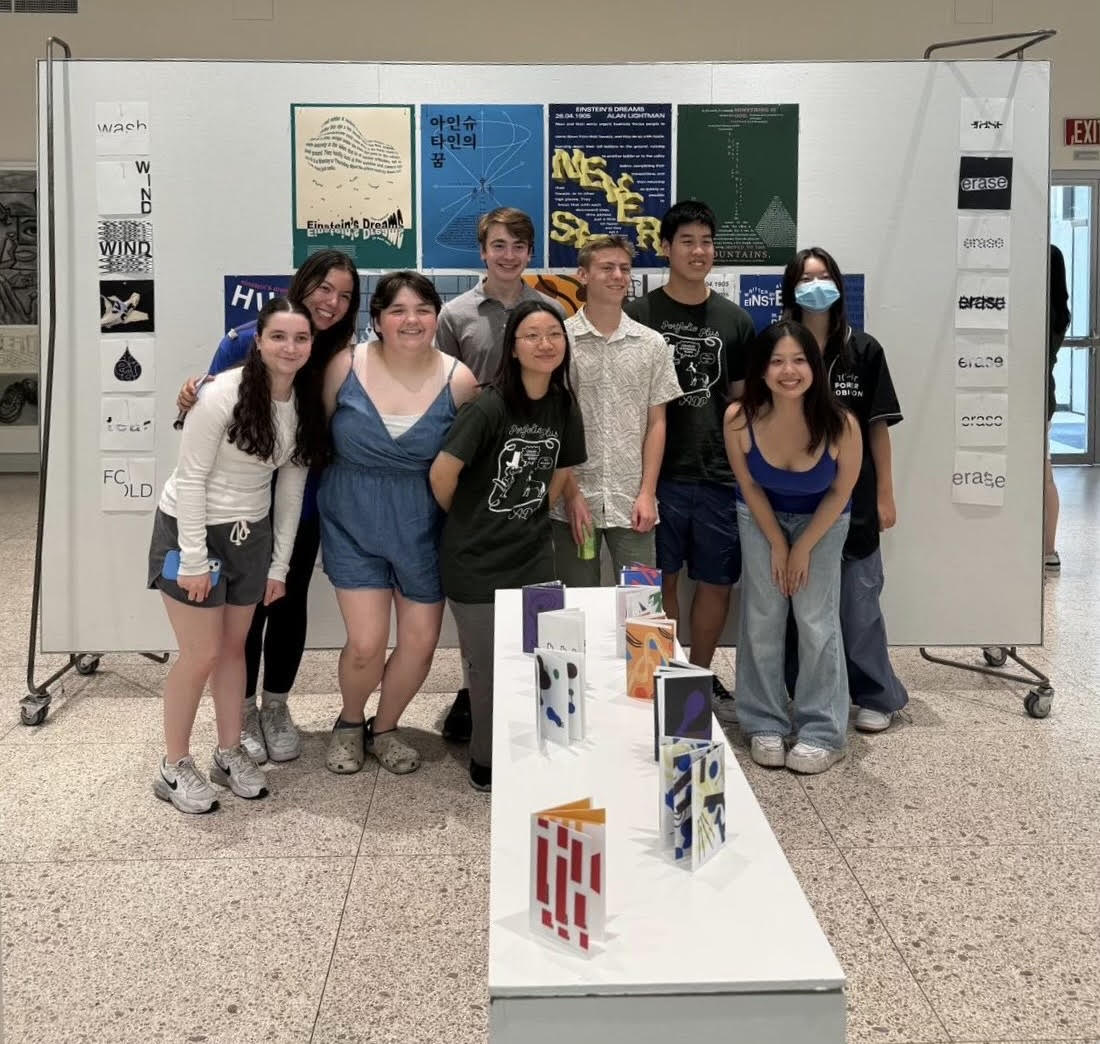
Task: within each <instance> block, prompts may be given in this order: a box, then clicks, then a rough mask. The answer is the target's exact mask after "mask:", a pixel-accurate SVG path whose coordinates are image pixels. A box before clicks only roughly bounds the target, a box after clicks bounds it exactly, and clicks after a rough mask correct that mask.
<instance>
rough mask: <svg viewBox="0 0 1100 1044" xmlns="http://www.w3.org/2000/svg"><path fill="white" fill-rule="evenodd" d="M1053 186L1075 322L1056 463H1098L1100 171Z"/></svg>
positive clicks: (1056, 238)
mask: <svg viewBox="0 0 1100 1044" xmlns="http://www.w3.org/2000/svg"><path fill="white" fill-rule="evenodd" d="M1051 181H1052V184H1051V187H1050V241H1051V243H1052V244H1053V245H1054V246H1056V247H1058V249H1059V250H1061V251H1062V256H1063V257H1064V258H1065V261H1066V283H1067V286H1068V288H1069V310H1070V325H1069V330H1068V331H1067V332H1066V338H1065V341H1064V342H1063V344H1062V348H1061V350H1060V351H1059V352H1058V358H1057V362H1056V363H1055V365H1054V404H1055V405H1054V417H1053V419H1052V421H1051V425H1050V450H1051V456H1052V458H1053V460H1054V463H1055V464H1095V463H1097V451H1098V448H1100V447H1098V440H1097V437H1096V431H1097V421H1098V417H1100V413H1098V407H1100V402H1098V399H1097V394H1096V392H1097V356H1096V349H1097V347H1100V323H1098V321H1097V267H1098V266H1097V259H1098V257H1100V253H1098V250H1097V229H1098V227H1100V223H1098V221H1097V217H1098V207H1100V175H1087V176H1082V175H1080V174H1072V173H1065V172H1063V173H1058V172H1056V173H1055V174H1054V175H1053V177H1052V179H1051Z"/></svg>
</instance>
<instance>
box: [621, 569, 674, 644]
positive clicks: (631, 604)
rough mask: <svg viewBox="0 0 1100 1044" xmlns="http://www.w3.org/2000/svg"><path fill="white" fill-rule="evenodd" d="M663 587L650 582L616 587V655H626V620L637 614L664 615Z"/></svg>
mask: <svg viewBox="0 0 1100 1044" xmlns="http://www.w3.org/2000/svg"><path fill="white" fill-rule="evenodd" d="M664 615H665V604H664V596H663V595H662V594H661V588H660V587H657V586H650V585H648V584H629V585H620V586H619V587H616V588H615V655H616V656H619V657H625V656H626V621H627V620H629V619H631V618H632V617H635V616H664Z"/></svg>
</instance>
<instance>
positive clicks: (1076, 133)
mask: <svg viewBox="0 0 1100 1044" xmlns="http://www.w3.org/2000/svg"><path fill="white" fill-rule="evenodd" d="M1066 144H1067V145H1100V116H1091V117H1076V118H1073V119H1067V120H1066Z"/></svg>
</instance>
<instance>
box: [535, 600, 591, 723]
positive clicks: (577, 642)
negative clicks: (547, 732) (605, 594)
mask: <svg viewBox="0 0 1100 1044" xmlns="http://www.w3.org/2000/svg"><path fill="white" fill-rule="evenodd" d="M538 637H539V640H538V645H537V646H536V649H554V650H557V651H558V652H567V653H572V654H574V656H575V658H576V659H575V662H576V665H577V670H578V671H579V672H580V677H579V678H578V681H577V695H578V697H579V699H578V701H577V712H578V713H579V715H580V719H579V721H580V735H581V737H583V736H584V731H585V723H584V697H585V694H586V692H587V688H586V677H585V650H586V648H587V642H586V638H585V621H584V610H583V609H552V610H549V611H548V612H544V613H539V616H538Z"/></svg>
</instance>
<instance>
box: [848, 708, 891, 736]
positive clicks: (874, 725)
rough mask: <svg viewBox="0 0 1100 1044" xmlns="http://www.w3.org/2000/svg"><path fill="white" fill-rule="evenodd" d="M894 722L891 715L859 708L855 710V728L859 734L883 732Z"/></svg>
mask: <svg viewBox="0 0 1100 1044" xmlns="http://www.w3.org/2000/svg"><path fill="white" fill-rule="evenodd" d="M893 721H894V716H893V714H884V713H883V712H882V711H877V710H871V708H870V707H859V708H858V709H857V710H856V720H855V726H856V728H857V729H858V730H859V731H860V732H885V731H886V730H887V729H888V728H889V727H890V725H891V724H892V723H893Z"/></svg>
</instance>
